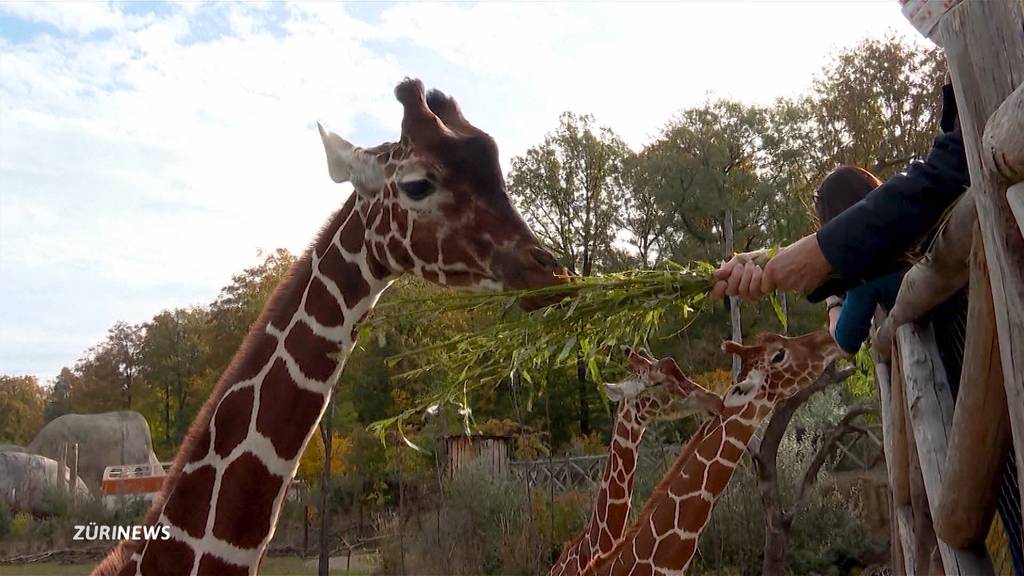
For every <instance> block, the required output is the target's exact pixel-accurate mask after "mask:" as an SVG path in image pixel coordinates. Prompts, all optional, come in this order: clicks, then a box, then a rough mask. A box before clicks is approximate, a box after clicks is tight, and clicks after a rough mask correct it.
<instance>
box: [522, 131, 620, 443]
mask: <svg viewBox="0 0 1024 576" xmlns="http://www.w3.org/2000/svg"><path fill="white" fill-rule="evenodd" d="M628 155H629V148H628V147H627V146H626V144H625V142H623V140H622V139H621V138H620V137H619V136H618V135H616V134H615V133H614V132H613V131H612V130H611V129H609V128H605V127H600V128H597V127H595V126H594V118H593V117H592V116H590V115H582V116H580V115H576V114H573V113H572V112H565V113H563V114H562V116H561V119H560V123H559V127H558V129H557V130H556V131H555V132H554V133H552V134H548V135H547V136H546V137H545V138H544V142H543V143H542V144H540V145H539V146H535V147H533V148H530V149H529V150H527V151H526V154H525V155H524V156H519V157H516V158H513V159H512V170H511V172H510V173H509V177H508V181H509V192H510V193H511V195H512V197H513V198H514V199H515V200H516V202H517V204H518V205H519V207H520V209H521V210H522V212H523V215H524V216H525V218H526V221H527V222H528V223H529V224H530V225H531V227H532V228H533V229H534V230H535V231H536V232H537V233H538V234H539V235H540V236H541V238H542V239H543V240H545V241H546V242H547V243H548V244H550V245H551V246H552V247H553V248H554V249H555V250H556V251H558V252H559V253H560V254H561V255H562V263H563V264H564V265H565V266H566V268H568V269H569V271H570V272H572V273H573V274H581V275H583V276H589V275H591V274H593V273H594V272H595V271H597V270H600V269H601V268H602V264H605V262H603V261H602V257H605V258H604V259H605V260H607V259H608V258H607V257H608V256H611V255H612V252H611V249H612V241H613V239H614V238H615V234H616V232H617V230H618V224H619V221H620V219H619V214H618V207H619V200H618V199H619V198H620V197H621V196H623V194H622V189H621V184H622V179H621V173H622V164H623V162H624V160H625V159H626V158H627V156H628ZM576 364H577V366H576V379H577V383H578V388H577V390H578V393H579V423H580V432H581V433H582V434H589V433H590V409H589V406H588V403H587V396H588V393H587V392H588V388H589V387H588V385H587V375H586V372H587V371H586V367H585V366H584V365H583V361H582V359H578V361H577V363H576Z"/></svg>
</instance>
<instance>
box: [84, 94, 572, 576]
mask: <svg viewBox="0 0 1024 576" xmlns="http://www.w3.org/2000/svg"><path fill="white" fill-rule="evenodd" d="M395 94H396V96H397V98H398V100H399V102H401V103H402V106H403V109H404V116H403V120H402V137H401V140H400V142H399V143H392V144H385V145H382V146H379V147H377V148H374V149H368V150H364V149H361V148H357V147H355V146H353V145H351V144H349V143H348V142H346V141H344V140H343V139H342V138H341V137H340V136H338V135H336V134H333V133H331V132H329V131H326V130H324V129H323V128H322V127H321V128H320V134H321V138H322V139H323V142H324V147H325V150H326V152H327V160H328V169H329V173H330V175H331V177H332V178H333V179H334V180H335V181H336V182H344V181H350V182H352V184H353V187H354V188H355V193H353V194H352V195H351V196H350V197H349V199H348V201H346V202H345V205H344V206H343V207H342V208H341V210H339V211H338V212H336V213H335V214H334V215H333V216H332V217H331V218H330V220H328V222H327V224H326V226H325V227H324V228H323V230H322V231H321V232H320V234H319V236H318V237H317V239H316V240H315V242H314V243H313V245H312V247H311V248H310V249H309V250H308V251H307V252H306V253H305V254H304V256H303V257H302V258H301V259H300V260H299V261H298V262H297V263H296V264H295V266H294V267H293V269H292V270H291V273H290V277H289V279H288V280H285V281H284V282H282V284H281V285H280V286H279V287H278V288H277V290H276V291H275V292H274V294H273V296H271V298H270V300H269V302H268V304H267V306H266V308H265V309H264V310H263V312H262V314H261V315H260V318H259V320H258V321H257V322H256V324H255V325H254V326H253V327H252V329H251V330H250V332H249V334H248V335H247V336H246V339H245V342H244V343H243V345H242V347H241V349H240V350H239V351H238V352H237V354H236V355H235V358H234V359H233V360H232V363H231V365H230V366H229V367H228V369H227V370H226V371H225V373H224V374H223V375H222V377H221V379H220V382H219V383H218V384H217V386H216V387H215V389H214V392H213V393H212V394H211V397H210V399H209V400H208V401H207V403H206V404H205V406H204V407H203V409H202V410H201V411H200V413H199V415H198V416H197V418H196V421H195V422H194V423H193V425H192V428H191V430H190V432H189V435H188V438H187V440H186V441H185V442H184V444H183V446H182V448H181V450H180V451H179V453H178V456H177V458H176V459H175V463H174V465H173V467H172V469H171V471H170V473H169V475H168V479H167V480H166V481H165V483H164V488H163V491H162V495H161V497H160V499H159V500H158V502H157V503H156V504H154V506H153V508H152V509H151V510H150V511H149V513H148V514H147V516H146V523H147V524H162V525H166V526H168V527H169V529H170V534H171V538H170V539H169V540H152V541H149V542H132V541H125V542H122V543H121V544H119V545H118V547H117V548H116V549H115V550H114V551H113V552H112V553H111V554H110V555H109V556H108V557H107V558H106V559H105V560H104V561H103V563H101V564H100V566H99V567H97V569H96V570H95V571H94V574H102V575H108V574H119V575H133V574H135V575H147V576H148V575H153V574H161V575H175V576H179V575H181V576H183V575H193V576H198V575H203V576H205V575H218V576H233V575H243V574H246V575H248V574H256V573H257V572H258V570H259V563H260V560H261V558H262V556H263V553H264V551H265V550H266V547H267V544H268V543H269V541H270V539H271V538H272V537H273V535H274V526H275V524H276V522H277V517H278V514H279V512H280V510H281V504H282V502H283V500H284V497H285V493H286V492H287V489H288V485H289V483H290V481H291V479H292V477H293V476H294V475H295V472H296V469H297V467H298V461H299V457H300V456H301V454H302V451H303V449H304V448H305V446H306V443H307V442H308V441H309V439H310V437H311V436H312V434H313V431H314V430H315V428H316V425H317V423H318V422H319V420H320V418H321V416H322V415H323V412H324V409H325V407H326V405H327V401H328V399H329V398H330V395H331V393H332V389H333V385H334V383H335V382H336V381H337V379H338V377H339V376H340V374H341V372H342V369H343V368H344V365H345V360H346V358H347V356H348V354H349V353H350V352H351V351H352V349H353V347H354V346H355V337H356V334H357V332H358V327H359V324H360V322H362V321H363V320H364V319H365V318H366V317H367V316H368V315H369V313H370V312H371V310H372V309H373V306H374V304H375V303H376V301H377V299H378V298H379V297H380V295H381V293H382V292H383V291H384V290H385V289H386V288H387V287H388V285H389V284H390V283H391V282H392V281H393V280H394V279H395V278H396V277H398V276H399V275H401V274H403V273H412V274H416V275H419V276H421V277H423V278H426V279H428V280H432V281H434V282H437V283H439V284H442V285H448V286H455V287H459V288H464V289H495V288H527V287H542V286H550V285H555V284H558V283H562V282H565V281H567V279H566V277H565V271H564V269H563V268H562V267H561V266H559V265H558V264H557V262H556V260H555V259H554V257H553V256H552V255H551V254H550V253H548V252H547V251H545V250H544V249H543V248H542V247H541V246H540V244H539V242H538V241H537V239H536V237H535V236H534V235H533V234H532V233H531V232H530V231H529V229H528V228H527V227H526V225H525V224H524V223H523V220H522V218H521V217H520V216H519V214H518V213H517V212H516V211H515V209H514V208H513V207H512V205H511V203H510V202H509V199H508V196H507V195H506V191H505V183H504V180H503V178H502V173H501V168H500V166H499V164H498V154H497V147H496V146H495V144H494V141H493V140H492V139H491V138H490V136H488V135H487V134H485V133H484V132H482V131H480V130H479V129H477V128H475V127H473V126H472V125H470V124H469V123H468V122H467V121H466V120H465V118H463V116H462V114H461V112H460V111H459V108H458V105H457V104H456V103H455V101H454V100H453V99H451V98H449V97H447V96H445V95H444V94H441V93H440V92H436V91H431V93H430V94H429V95H428V94H425V93H424V90H423V85H422V83H420V82H419V81H418V80H406V81H403V82H402V83H401V84H399V85H398V87H397V88H396V90H395Z"/></svg>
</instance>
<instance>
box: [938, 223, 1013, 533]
mask: <svg viewBox="0 0 1024 576" xmlns="http://www.w3.org/2000/svg"><path fill="white" fill-rule="evenodd" d="M967 334H970V338H968V339H967V345H966V349H965V350H964V362H963V370H962V371H961V376H960V392H959V394H958V397H957V401H956V409H955V411H954V412H953V428H952V429H953V430H954V431H955V432H954V434H953V435H952V438H950V442H949V452H948V453H947V454H946V466H945V478H944V479H943V482H942V491H941V493H940V497H939V506H938V512H937V513H936V515H935V532H936V533H937V534H938V535H939V537H940V538H942V539H943V540H945V541H946V542H948V543H950V544H952V545H953V546H957V547H960V548H965V547H970V546H974V545H977V544H980V543H983V542H984V541H985V537H986V536H987V535H988V532H989V527H990V526H991V525H992V516H993V515H994V514H995V507H996V493H997V485H998V481H999V474H1000V473H1001V472H1002V470H1003V466H1004V465H1005V463H1006V453H1007V450H1009V449H1010V447H1011V445H1012V439H1011V437H1010V415H1009V412H1007V410H1006V389H1005V388H1004V387H1003V369H1002V366H1001V365H1000V363H999V343H998V342H997V340H996V325H995V309H994V308H993V306H992V292H991V290H990V289H989V284H988V271H987V268H986V266H985V250H984V247H983V246H982V244H981V231H980V230H975V238H974V249H973V250H972V254H971V292H970V297H969V303H968V306H967Z"/></svg>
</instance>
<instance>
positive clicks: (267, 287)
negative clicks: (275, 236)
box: [207, 248, 295, 387]
mask: <svg viewBox="0 0 1024 576" xmlns="http://www.w3.org/2000/svg"><path fill="white" fill-rule="evenodd" d="M260 257H262V258H263V260H262V261H261V262H260V263H259V264H257V265H255V266H251V267H249V268H246V269H245V270H242V272H240V273H238V274H235V275H234V276H233V277H232V278H231V283H230V284H228V285H227V286H225V287H224V288H221V291H220V294H219V295H218V296H217V299H216V300H214V302H213V304H211V305H210V312H209V314H210V316H209V331H210V333H209V334H208V335H207V341H208V342H209V355H208V357H207V369H208V370H209V372H210V376H211V377H212V378H213V379H216V378H218V377H219V376H220V374H221V372H223V371H224V369H225V368H227V366H228V363H230V362H231V359H232V358H233V357H234V355H235V352H236V351H237V350H238V347H239V346H240V345H241V344H242V339H243V338H245V335H246V334H248V332H249V327H250V326H252V324H253V323H254V322H256V319H257V318H258V317H259V314H260V311H262V310H263V306H264V304H266V302H267V299H269V298H270V295H271V294H272V293H273V292H274V289H275V288H276V287H277V285H278V284H279V283H280V282H281V280H283V279H284V277H285V276H286V275H287V273H288V270H290V269H291V267H292V265H293V264H294V263H295V256H293V255H292V254H291V253H290V252H288V250H285V249H284V248H278V249H277V250H275V251H274V252H272V253H271V254H268V255H265V256H264V255H263V253H262V252H261V253H260ZM207 385H208V386H211V387H212V385H213V382H208V383H207Z"/></svg>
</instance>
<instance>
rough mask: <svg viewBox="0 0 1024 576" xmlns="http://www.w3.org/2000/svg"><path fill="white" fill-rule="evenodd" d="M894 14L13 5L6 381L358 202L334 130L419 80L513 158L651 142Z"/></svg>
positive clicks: (213, 281)
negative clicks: (681, 118) (610, 141)
mask: <svg viewBox="0 0 1024 576" xmlns="http://www.w3.org/2000/svg"><path fill="white" fill-rule="evenodd" d="M888 34H895V35H897V36H900V37H903V38H905V39H906V40H907V41H911V42H919V43H921V44H922V45H924V42H925V40H924V39H923V38H920V37H919V36H918V34H917V32H916V31H915V30H914V29H913V28H912V27H911V26H910V25H909V23H907V22H906V21H905V20H904V18H903V16H902V15H901V13H900V9H899V4H898V3H897V2H896V0H884V1H879V2H867V1H860V2H795V1H793V2H781V1H761V2H752V3H741V2H731V1H722V2H706V3H705V2H680V3H639V2H636V3H616V2H603V3H581V2H574V3H561V4H556V3H536V2H531V3H504V2H503V3H498V2H493V3H480V4H475V3H473V4H468V3H459V4H451V3H448V4H437V3H429V4H428V3H411V4H401V3H379V2H374V3H367V2H355V3H345V4H341V3H329V2H295V3H280V2H248V3H244V4H236V3H229V2H198V1H196V2H154V3H149V2H125V3H122V2H95V3H89V2H73V3H71V2H69V3H44V2H39V1H21V2H0V374H8V375H14V374H31V375H35V376H37V377H38V378H39V379H40V382H41V383H42V382H46V381H47V380H49V379H51V378H53V377H54V376H55V375H56V374H57V373H58V372H59V371H60V369H61V367H63V366H68V367H71V366H73V365H74V363H75V361H76V360H77V359H78V358H79V357H81V356H82V355H83V353H84V352H85V350H87V349H88V348H89V347H90V346H93V345H95V344H98V343H99V342H100V341H101V340H102V339H103V338H104V336H105V335H106V332H107V330H108V329H109V328H110V327H111V326H113V324H114V323H115V322H117V321H119V320H120V321H126V322H129V323H138V322H144V321H147V320H149V319H150V318H152V317H153V316H154V315H155V314H157V313H159V312H160V311H161V310H163V309H170V308H175V307H185V306H191V305H201V304H206V303H209V302H211V301H212V300H213V299H214V298H215V297H216V295H217V293H218V292H219V290H220V288H221V287H223V286H225V285H226V284H228V283H229V282H230V279H231V276H232V274H234V273H236V272H238V271H240V270H242V269H243V268H245V267H247V266H251V265H253V264H255V263H256V262H258V261H259V253H260V251H261V250H262V251H264V252H267V251H271V250H273V249H275V248H277V247H284V248H287V249H289V250H291V251H293V252H296V253H298V252H301V251H302V250H303V249H304V248H305V247H306V245H307V244H308V243H309V242H310V241H311V240H312V238H313V236H314V234H315V233H316V232H317V230H318V229H319V227H320V225H321V224H322V222H323V220H325V219H326V218H327V216H329V215H330V213H331V212H332V211H333V210H334V209H336V208H337V207H338V206H340V204H341V203H342V202H343V201H344V199H345V198H346V196H347V195H348V194H349V193H350V192H351V188H350V187H349V186H348V185H347V184H342V185H338V184H334V183H333V182H332V181H331V180H330V178H329V177H328V174H327V169H326V163H325V160H324V153H323V149H322V147H321V143H320V139H319V136H318V134H317V131H316V124H315V123H316V121H318V120H319V121H321V122H323V123H324V124H325V125H327V126H328V127H330V128H331V129H333V130H334V131H336V132H338V133H339V134H341V135H342V136H344V137H345V138H347V139H348V140H350V141H352V142H354V143H355V144H357V145H360V146H373V145H376V144H379V143H381V142H384V141H390V140H395V139H397V137H398V132H399V125H400V122H401V106H400V105H399V104H398V103H397V102H396V101H395V100H394V97H393V94H392V90H393V88H394V86H395V84H396V83H397V82H398V81H400V80H401V79H402V78H403V77H405V76H412V77H419V78H421V79H423V81H424V82H425V84H426V85H427V86H428V87H436V88H440V89H441V90H443V91H445V92H446V93H449V94H452V95H454V96H455V97H456V98H457V99H458V100H459V103H460V105H461V107H462V109H463V112H464V113H465V115H466V116H467V118H469V120H470V121H471V122H473V123H474V124H476V125H478V126H480V127H481V128H483V129H484V130H486V131H487V132H489V133H490V134H491V135H492V136H494V138H495V139H496V140H497V142H498V145H499V147H500V149H501V158H502V163H503V166H504V168H505V169H506V170H507V168H508V166H509V161H510V159H511V158H513V157H514V156H516V155H519V154H522V153H523V152H525V150H526V149H528V148H529V147H530V146H532V145H535V144H537V143H539V142H540V141H541V140H542V139H543V137H544V135H545V134H546V133H547V132H549V131H551V130H553V129H554V128H556V127H557V125H558V115H559V114H560V113H561V112H563V111H566V110H572V111H574V112H580V113H591V114H593V115H594V116H595V117H596V119H597V121H598V123H599V124H601V125H606V126H609V127H611V128H613V129H614V130H615V131H616V132H617V133H618V134H620V135H621V136H622V137H623V138H624V139H625V140H626V142H627V143H628V144H629V145H630V146H632V147H633V148H634V149H639V148H641V147H642V146H643V145H644V144H646V143H648V142H650V141H651V140H653V139H654V138H655V137H656V136H657V134H658V132H659V130H660V129H661V127H662V126H663V125H664V123H665V122H667V121H668V120H669V119H670V118H671V117H672V115H673V114H674V113H676V112H678V111H679V110H681V109H683V108H686V107H688V106H695V105H699V104H701V103H702V102H704V101H705V100H706V99H708V98H713V97H729V98H735V99H738V100H740V101H743V102H746V103H748V104H755V103H757V104H767V103H770V102H771V101H772V100H774V99H775V98H777V97H780V96H796V95H800V94H802V93H806V92H807V91H808V90H809V88H810V86H811V82H812V80H813V78H814V75H815V74H816V73H817V72H818V71H819V70H820V69H821V67H822V66H823V65H824V64H825V63H826V62H828V60H829V58H830V57H831V56H832V55H834V54H835V53H836V52H837V51H838V50H841V49H843V48H845V47H849V46H852V45H854V44H856V43H857V42H858V41H859V40H861V39H863V38H865V37H882V36H885V35H888Z"/></svg>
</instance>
